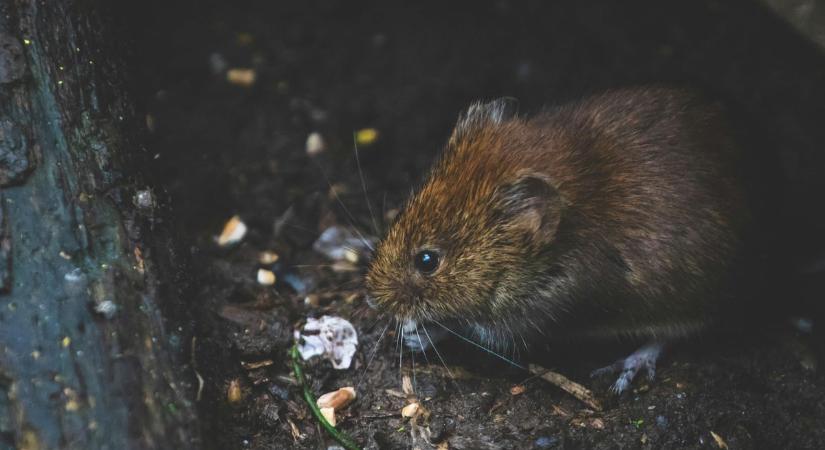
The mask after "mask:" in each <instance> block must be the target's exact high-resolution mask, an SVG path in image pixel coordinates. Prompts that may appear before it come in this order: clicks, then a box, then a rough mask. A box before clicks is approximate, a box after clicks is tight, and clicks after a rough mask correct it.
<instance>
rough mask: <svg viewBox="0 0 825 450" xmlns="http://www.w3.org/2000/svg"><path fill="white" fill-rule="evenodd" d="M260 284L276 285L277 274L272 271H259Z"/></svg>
mask: <svg viewBox="0 0 825 450" xmlns="http://www.w3.org/2000/svg"><path fill="white" fill-rule="evenodd" d="M258 284H260V285H263V286H272V285H273V284H275V274H274V273H273V272H272V271H271V270H266V269H258Z"/></svg>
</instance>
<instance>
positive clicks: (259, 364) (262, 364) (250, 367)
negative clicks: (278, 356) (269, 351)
mask: <svg viewBox="0 0 825 450" xmlns="http://www.w3.org/2000/svg"><path fill="white" fill-rule="evenodd" d="M272 364H274V362H273V361H272V360H271V359H264V360H263V361H255V362H244V361H241V366H242V367H243V368H244V369H246V370H255V369H260V368H261V367H269V366H271V365H272Z"/></svg>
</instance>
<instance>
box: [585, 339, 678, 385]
mask: <svg viewBox="0 0 825 450" xmlns="http://www.w3.org/2000/svg"><path fill="white" fill-rule="evenodd" d="M663 349H664V345H663V344H660V343H651V344H647V345H645V346H644V347H642V348H640V349H638V350H636V351H635V352H633V353H632V354H631V355H630V356H628V357H627V358H625V359H620V360H618V361H616V362H615V363H613V364H611V365H609V366H607V367H602V368H600V369H596V370H594V371H593V372H591V373H590V376H591V377H600V376H603V375H606V374H611V373H616V372H620V374H619V378H618V379H616V382H615V383H613V386H611V387H610V391H611V392H613V393H614V394H621V393H622V392H624V391H625V390H626V389H627V388H628V386H630V383H632V382H633V379H634V378H636V374H637V373H638V372H639V370H641V369H645V372H647V379H648V380H650V381H653V379H654V378H655V377H656V360H658V359H659V355H660V354H661V353H662V350H663Z"/></svg>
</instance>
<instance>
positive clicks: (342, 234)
mask: <svg viewBox="0 0 825 450" xmlns="http://www.w3.org/2000/svg"><path fill="white" fill-rule="evenodd" d="M375 242H376V239H375V238H374V237H371V236H361V235H357V234H355V233H353V232H352V231H350V230H349V229H347V228H344V227H340V226H338V225H334V226H331V227H329V228H327V229H326V230H324V232H323V233H321V236H320V237H319V238H318V240H316V241H315V243H314V244H312V248H313V250H315V251H316V252H318V253H320V254H322V255H324V256H326V257H327V258H329V259H331V260H333V261H349V262H351V263H357V262H358V260H359V255H360V254H369V253H370V252H371V251H372V248H373V247H374V245H375Z"/></svg>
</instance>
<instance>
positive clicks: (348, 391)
mask: <svg viewBox="0 0 825 450" xmlns="http://www.w3.org/2000/svg"><path fill="white" fill-rule="evenodd" d="M355 397H356V395H355V388H354V387H352V386H347V387H342V388H341V389H338V390H337V391H332V392H327V393H326V394H324V395H322V396H320V397H318V399H317V400H315V403H316V404H317V405H318V407H319V408H334V409H337V410H339V411H340V410H341V409H344V408H345V407H346V406H347V405H349V404H350V403H352V401H353V400H355Z"/></svg>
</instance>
